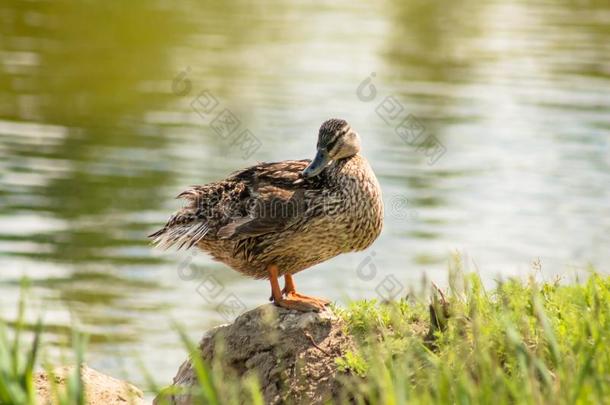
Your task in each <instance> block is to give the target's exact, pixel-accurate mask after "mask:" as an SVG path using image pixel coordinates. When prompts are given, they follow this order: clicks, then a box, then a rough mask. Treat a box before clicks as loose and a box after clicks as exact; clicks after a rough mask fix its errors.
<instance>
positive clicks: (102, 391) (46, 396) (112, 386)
mask: <svg viewBox="0 0 610 405" xmlns="http://www.w3.org/2000/svg"><path fill="white" fill-rule="evenodd" d="M73 371H74V367H60V368H57V369H55V370H53V375H54V376H55V384H57V388H58V390H59V391H60V392H61V391H62V390H64V389H65V385H66V381H67V379H68V377H69V376H71V375H73ZM81 375H82V378H83V383H84V384H85V398H86V403H87V404H88V405H126V404H134V405H139V404H143V403H144V402H143V399H142V398H143V396H144V395H143V393H142V391H140V390H139V389H138V388H136V387H134V386H133V385H131V384H129V383H128V382H125V381H121V380H117V379H116V378H113V377H109V376H107V375H105V374H102V373H100V372H97V371H95V370H94V369H92V368H89V367H87V366H82V367H81ZM34 384H35V387H36V395H37V397H38V401H37V403H39V404H44V405H46V404H55V403H56V401H54V400H53V394H52V392H53V391H52V389H51V385H50V381H49V376H48V375H47V374H46V373H42V372H41V373H37V374H36V375H35V376H34Z"/></svg>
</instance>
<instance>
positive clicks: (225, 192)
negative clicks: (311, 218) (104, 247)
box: [149, 160, 323, 248]
mask: <svg viewBox="0 0 610 405" xmlns="http://www.w3.org/2000/svg"><path fill="white" fill-rule="evenodd" d="M309 162H310V161H309V160H289V161H283V162H275V163H259V164H258V165H255V166H251V167H248V168H246V169H243V170H241V171H238V172H235V173H233V174H232V175H231V176H229V177H228V178H227V179H225V180H222V181H218V182H215V183H210V184H206V185H202V186H192V187H190V188H189V189H187V190H185V191H183V192H182V193H180V194H179V195H178V197H177V198H182V199H185V200H186V201H187V203H186V204H185V206H184V207H183V208H182V209H180V210H179V211H177V212H176V213H175V214H173V215H172V216H171V217H170V219H169V220H168V221H167V223H166V224H165V226H164V227H163V228H162V229H160V230H158V231H157V232H155V233H153V234H152V235H150V236H149V237H150V238H152V240H153V243H155V244H156V245H158V246H160V247H163V248H168V247H170V246H178V248H181V247H187V248H190V247H192V246H193V245H195V244H197V243H198V242H199V241H200V240H202V239H203V238H211V239H218V238H223V239H233V238H235V239H244V238H249V237H254V236H258V235H263V234H267V233H271V232H279V231H281V230H282V229H285V228H286V227H289V226H290V225H292V224H293V223H294V222H295V220H296V219H298V218H299V217H300V216H301V215H303V212H304V210H306V209H307V204H308V199H307V198H305V196H306V195H307V194H308V192H310V191H312V190H316V189H319V188H320V187H321V185H322V182H323V175H321V176H318V178H316V179H304V178H303V177H302V176H301V172H302V171H303V169H305V167H307V165H308V164H309Z"/></svg>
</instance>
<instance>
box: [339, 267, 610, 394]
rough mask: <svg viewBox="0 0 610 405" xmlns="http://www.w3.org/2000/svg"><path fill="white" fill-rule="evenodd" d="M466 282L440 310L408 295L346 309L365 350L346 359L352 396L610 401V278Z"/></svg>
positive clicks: (345, 315)
mask: <svg viewBox="0 0 610 405" xmlns="http://www.w3.org/2000/svg"><path fill="white" fill-rule="evenodd" d="M460 281H461V282H460V283H457V284H460V285H461V287H459V288H452V289H451V291H450V292H449V293H448V296H447V303H446V305H445V306H444V307H443V306H442V305H441V303H440V302H439V300H438V299H437V300H436V305H435V306H434V307H435V310H434V311H433V312H432V313H431V312H430V309H429V307H428V305H427V304H423V303H413V302H409V301H408V300H403V301H399V302H393V303H389V304H377V303H375V302H355V303H353V304H352V305H350V306H349V308H347V309H345V310H342V311H340V312H341V316H342V317H343V318H344V319H345V320H346V321H347V325H348V326H347V328H348V333H351V334H352V335H354V336H355V337H356V338H357V340H358V350H357V351H356V352H354V353H349V354H348V355H347V356H345V357H344V358H343V359H340V360H339V361H338V365H339V367H340V369H341V370H343V371H344V383H345V386H346V387H347V389H346V392H345V393H344V399H347V398H351V399H353V400H355V401H356V402H357V403H376V404H377V403H379V404H405V403H443V404H446V403H458V404H490V403H493V404H494V405H498V404H515V403H524V404H575V403H576V404H599V403H610V278H609V277H602V276H600V275H597V274H592V275H591V276H590V277H589V278H588V280H587V281H586V282H585V283H584V284H574V285H560V284H559V283H556V282H554V283H537V282H535V281H534V280H533V279H530V280H528V281H525V282H523V281H518V280H508V281H506V282H503V283H499V284H498V285H497V286H496V287H495V288H493V289H491V290H489V291H487V290H486V289H485V288H483V285H482V283H481V280H480V278H479V277H477V276H475V275H470V276H467V277H465V278H461V279H460ZM454 285H455V284H454ZM431 318H437V321H435V322H431V321H430V319H431ZM438 318H440V319H438Z"/></svg>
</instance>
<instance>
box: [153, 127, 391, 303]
mask: <svg viewBox="0 0 610 405" xmlns="http://www.w3.org/2000/svg"><path fill="white" fill-rule="evenodd" d="M177 198H183V199H185V200H186V204H185V207H184V208H182V209H181V210H179V211H177V212H176V213H175V214H173V215H172V216H171V217H170V219H169V220H168V222H167V223H166V224H165V226H164V227H163V228H162V229H160V230H159V231H157V232H155V233H153V234H152V235H150V238H152V240H153V243H154V244H156V245H158V246H160V247H162V248H168V247H170V246H177V247H178V248H179V249H180V248H187V249H188V248H192V247H194V246H196V247H197V248H199V249H201V250H203V251H205V252H208V253H209V254H211V255H212V257H213V258H214V259H216V260H218V261H220V262H222V263H225V264H226V265H228V266H230V267H231V268H233V269H234V270H236V271H238V272H240V273H243V274H245V275H248V276H251V277H254V278H257V279H263V278H264V279H269V280H270V282H271V298H270V300H272V301H273V302H274V303H275V304H276V305H278V306H281V307H284V308H289V309H296V310H299V311H319V310H321V309H322V308H324V306H325V305H327V304H328V303H329V301H328V300H325V299H323V298H316V297H310V296H306V295H302V294H299V293H297V292H296V288H295V284H294V280H293V277H292V276H293V275H294V274H296V273H298V272H300V271H302V270H305V269H307V268H309V267H311V266H313V265H316V264H318V263H321V262H324V261H326V260H328V259H330V258H333V257H335V256H337V255H340V254H342V253H347V252H354V251H360V250H364V249H366V248H367V247H369V246H370V245H371V244H372V243H373V241H374V240H375V239H377V237H378V236H379V233H380V232H381V228H382V225H383V203H382V200H381V189H380V187H379V183H378V181H377V178H376V177H375V174H374V173H373V170H372V169H371V167H370V166H369V164H368V162H367V160H366V159H365V158H364V157H363V156H362V155H361V154H360V136H359V135H358V133H357V132H356V131H354V130H353V129H352V127H351V126H350V125H349V124H348V123H347V122H346V121H344V120H342V119H329V120H327V121H325V122H324V123H323V124H322V126H321V127H320V130H319V134H318V144H317V154H316V156H315V158H314V159H313V161H311V160H308V159H307V160H285V161H283V162H275V163H259V164H257V165H255V166H251V167H248V168H246V169H243V170H240V171H238V172H235V173H233V174H232V175H230V176H229V177H228V178H226V179H224V180H220V181H217V182H214V183H210V184H206V185H203V186H192V187H190V188H189V189H187V190H185V191H184V192H182V193H180V194H179V195H178V197H177ZM281 276H283V277H284V282H285V285H284V288H283V289H280V285H279V281H278V278H279V277H281Z"/></svg>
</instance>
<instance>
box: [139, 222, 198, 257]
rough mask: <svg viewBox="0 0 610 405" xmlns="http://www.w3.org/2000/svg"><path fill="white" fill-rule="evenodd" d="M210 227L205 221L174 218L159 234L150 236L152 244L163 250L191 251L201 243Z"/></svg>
mask: <svg viewBox="0 0 610 405" xmlns="http://www.w3.org/2000/svg"><path fill="white" fill-rule="evenodd" d="M209 230H210V227H209V225H208V223H207V222H204V221H201V220H199V221H192V220H191V221H184V218H177V216H174V217H172V218H170V220H169V221H168V222H167V224H166V225H165V226H164V227H163V228H162V229H160V230H158V231H157V232H155V233H153V234H150V235H148V237H149V238H151V239H152V243H153V244H154V245H156V246H158V247H160V248H162V249H164V250H165V249H169V248H170V247H172V246H177V247H178V249H182V248H186V249H190V248H191V247H193V246H195V245H196V244H197V243H199V242H200V241H201V240H202V239H203V238H204V237H205V236H206V235H207V233H208V231H209Z"/></svg>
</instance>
